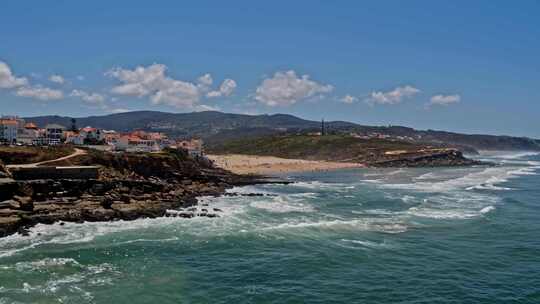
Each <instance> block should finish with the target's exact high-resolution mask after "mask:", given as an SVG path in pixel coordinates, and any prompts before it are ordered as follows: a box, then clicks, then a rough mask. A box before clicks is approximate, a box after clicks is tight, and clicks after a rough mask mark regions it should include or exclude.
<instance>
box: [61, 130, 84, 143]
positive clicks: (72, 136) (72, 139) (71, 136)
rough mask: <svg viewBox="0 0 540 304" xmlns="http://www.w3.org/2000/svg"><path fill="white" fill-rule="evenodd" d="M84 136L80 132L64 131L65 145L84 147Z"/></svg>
mask: <svg viewBox="0 0 540 304" xmlns="http://www.w3.org/2000/svg"><path fill="white" fill-rule="evenodd" d="M85 138H86V137H85V136H84V135H82V134H81V133H80V132H74V131H64V140H65V143H66V144H72V145H77V146H80V145H84V140H85Z"/></svg>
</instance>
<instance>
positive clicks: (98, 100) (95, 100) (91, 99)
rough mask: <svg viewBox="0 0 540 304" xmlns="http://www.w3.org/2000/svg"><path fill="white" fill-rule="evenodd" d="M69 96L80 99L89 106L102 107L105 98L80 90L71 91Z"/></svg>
mask: <svg viewBox="0 0 540 304" xmlns="http://www.w3.org/2000/svg"><path fill="white" fill-rule="evenodd" d="M69 96H72V97H80V98H81V99H82V100H83V101H85V102H87V103H90V104H97V105H102V104H103V103H104V102H105V96H103V95H101V94H98V93H88V92H85V91H82V90H73V91H71V94H69Z"/></svg>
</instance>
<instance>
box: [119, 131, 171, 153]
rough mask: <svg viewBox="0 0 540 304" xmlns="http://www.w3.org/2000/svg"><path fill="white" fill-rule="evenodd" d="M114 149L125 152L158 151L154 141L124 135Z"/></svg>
mask: <svg viewBox="0 0 540 304" xmlns="http://www.w3.org/2000/svg"><path fill="white" fill-rule="evenodd" d="M116 149H117V150H120V151H126V152H157V151H159V150H160V148H159V146H158V144H157V143H156V141H155V140H151V139H142V138H140V137H138V136H133V135H124V136H121V137H120V138H119V139H118V142H117V144H116Z"/></svg>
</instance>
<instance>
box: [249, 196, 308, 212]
mask: <svg viewBox="0 0 540 304" xmlns="http://www.w3.org/2000/svg"><path fill="white" fill-rule="evenodd" d="M249 205H250V206H251V207H253V208H258V209H263V210H266V211H269V212H274V213H288V212H314V211H315V209H314V208H313V207H312V206H311V205H309V204H306V203H302V202H299V201H291V200H290V199H287V198H286V197H284V196H276V197H274V198H273V199H272V200H271V201H267V200H262V201H255V202H252V203H250V204H249Z"/></svg>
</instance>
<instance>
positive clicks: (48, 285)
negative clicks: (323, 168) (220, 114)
mask: <svg viewBox="0 0 540 304" xmlns="http://www.w3.org/2000/svg"><path fill="white" fill-rule="evenodd" d="M481 158H482V159H487V160H493V161H496V162H497V163H499V164H500V165H499V166H497V167H489V168H486V167H476V168H448V169H377V170H376V169H365V170H342V171H335V172H325V173H309V174H297V175H294V176H292V177H291V178H294V179H295V180H298V181H299V182H298V183H296V184H293V185H288V186H281V185H265V186H257V187H245V188H236V189H233V190H232V191H234V192H246V193H249V192H259V193H267V194H272V196H264V197H226V198H205V199H203V200H202V201H201V202H200V204H201V206H200V208H219V209H222V210H223V213H222V214H221V217H220V218H194V219H179V218H162V219H151V220H150V219H145V220H137V221H133V222H111V223H85V224H71V223H67V224H66V225H64V226H60V225H52V226H46V225H40V226H37V227H35V228H33V229H32V233H31V235H30V236H29V237H22V236H19V235H14V236H10V237H7V238H3V239H0V303H132V304H134V303H540V187H539V186H540V175H538V173H540V156H539V155H535V154H533V153H513V154H510V153H507V154H490V155H483V156H482V157H481ZM204 204H208V205H209V206H208V207H205V206H203V205H204Z"/></svg>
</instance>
